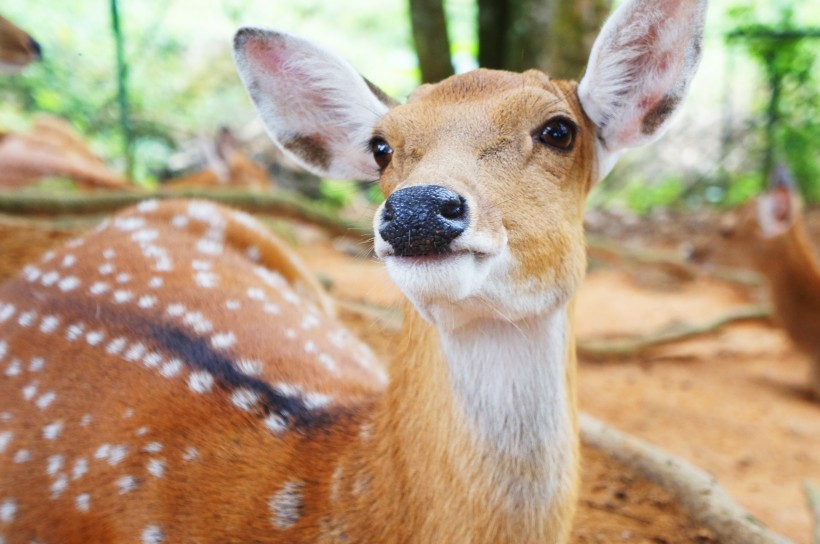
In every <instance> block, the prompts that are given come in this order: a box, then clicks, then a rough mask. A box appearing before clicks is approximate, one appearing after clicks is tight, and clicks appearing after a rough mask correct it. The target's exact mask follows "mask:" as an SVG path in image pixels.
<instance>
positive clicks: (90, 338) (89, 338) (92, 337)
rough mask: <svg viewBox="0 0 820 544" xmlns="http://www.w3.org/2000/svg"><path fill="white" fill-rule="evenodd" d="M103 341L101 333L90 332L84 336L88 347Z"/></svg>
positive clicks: (103, 336)
mask: <svg viewBox="0 0 820 544" xmlns="http://www.w3.org/2000/svg"><path fill="white" fill-rule="evenodd" d="M104 339H105V333H104V332H103V331H91V332H89V333H88V334H86V335H85V341H86V342H88V345H89V346H97V345H99V344H100V343H101V342H102V341H103V340H104Z"/></svg>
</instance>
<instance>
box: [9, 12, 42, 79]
mask: <svg viewBox="0 0 820 544" xmlns="http://www.w3.org/2000/svg"><path fill="white" fill-rule="evenodd" d="M42 56H43V51H42V49H41V48H40V44H39V43H37V40H35V39H34V38H32V37H31V36H29V35H28V34H27V33H26V32H25V31H23V30H21V29H20V28H18V27H17V26H15V24H14V23H12V22H11V21H9V20H8V19H6V18H5V17H3V16H0V74H16V73H18V72H20V71H21V70H22V69H23V68H25V67H26V66H28V65H29V64H31V63H32V62H35V61H37V60H40V59H41V58H42Z"/></svg>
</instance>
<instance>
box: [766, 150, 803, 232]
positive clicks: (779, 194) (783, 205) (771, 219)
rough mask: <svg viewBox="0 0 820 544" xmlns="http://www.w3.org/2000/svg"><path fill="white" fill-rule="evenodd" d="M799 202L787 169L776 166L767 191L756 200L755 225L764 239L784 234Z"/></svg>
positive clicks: (792, 222) (790, 224) (796, 210)
mask: <svg viewBox="0 0 820 544" xmlns="http://www.w3.org/2000/svg"><path fill="white" fill-rule="evenodd" d="M799 206H800V202H799V199H798V196H797V188H796V186H795V183H794V179H793V178H792V174H791V172H790V171H789V169H788V168H787V167H786V166H784V165H782V164H781V165H778V166H777V168H776V169H775V171H774V172H773V173H772V176H771V178H770V179H769V189H768V191H766V192H765V193H764V194H762V195H760V196H759V197H758V200H757V223H758V225H759V226H760V232H761V234H762V235H763V236H764V237H765V238H773V237H775V236H779V235H781V234H783V233H785V232H786V231H787V230H789V228H791V226H792V224H794V221H795V219H796V216H797V214H798V212H799V210H798V208H799Z"/></svg>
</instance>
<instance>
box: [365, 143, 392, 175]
mask: <svg viewBox="0 0 820 544" xmlns="http://www.w3.org/2000/svg"><path fill="white" fill-rule="evenodd" d="M370 151H372V152H373V158H374V159H375V160H376V164H378V165H379V170H384V169H385V168H387V165H388V164H390V160H391V159H392V158H393V148H392V147H390V144H388V143H387V141H386V140H385V139H384V138H379V137H378V136H377V137H375V138H373V139H372V140H370Z"/></svg>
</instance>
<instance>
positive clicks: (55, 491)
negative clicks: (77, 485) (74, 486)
mask: <svg viewBox="0 0 820 544" xmlns="http://www.w3.org/2000/svg"><path fill="white" fill-rule="evenodd" d="M67 487H68V478H66V476H65V474H61V475H60V476H58V477H57V479H56V480H54V482H53V483H52V484H51V498H52V499H56V498H57V497H59V496H60V495H62V494H63V491H65V490H66V488H67Z"/></svg>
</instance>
